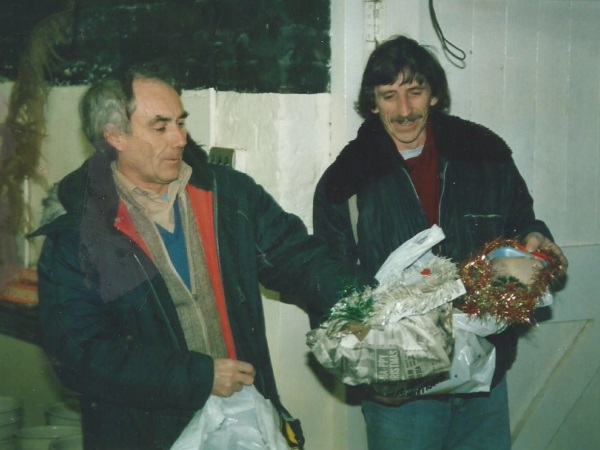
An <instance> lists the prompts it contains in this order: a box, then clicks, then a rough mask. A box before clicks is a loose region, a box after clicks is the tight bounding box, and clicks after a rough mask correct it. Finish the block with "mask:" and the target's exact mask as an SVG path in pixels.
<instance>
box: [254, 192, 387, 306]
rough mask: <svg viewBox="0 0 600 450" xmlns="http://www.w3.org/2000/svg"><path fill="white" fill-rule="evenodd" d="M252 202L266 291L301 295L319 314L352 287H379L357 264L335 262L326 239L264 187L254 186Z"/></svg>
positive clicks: (259, 268)
mask: <svg viewBox="0 0 600 450" xmlns="http://www.w3.org/2000/svg"><path fill="white" fill-rule="evenodd" d="M253 198H254V201H253V202H252V203H253V205H254V213H253V217H255V220H256V227H255V229H256V233H255V242H256V246H257V252H258V255H257V256H258V274H259V281H260V282H261V283H262V284H263V285H264V286H265V287H267V288H269V289H274V290H277V291H279V292H282V293H286V294H292V295H298V296H300V297H301V298H303V299H305V301H306V302H307V306H308V308H309V311H310V312H311V313H313V314H316V315H319V316H320V315H323V314H324V313H325V312H327V311H328V310H329V308H330V307H331V306H333V304H335V303H336V302H337V301H338V300H339V299H340V298H342V296H343V294H344V291H345V290H346V289H347V288H349V287H357V288H359V289H360V288H362V287H364V286H366V285H373V284H374V283H375V282H374V280H372V279H371V278H369V277H367V276H366V275H365V274H363V273H362V272H361V271H360V270H359V267H358V266H357V265H356V264H355V263H354V262H353V261H352V262H349V261H344V260H342V259H339V258H334V257H333V256H332V253H331V252H329V249H328V246H327V243H326V241H325V240H324V239H322V238H320V237H317V236H314V235H309V234H308V232H307V229H306V226H305V225H304V223H303V222H302V220H301V219H300V218H299V217H297V216H296V215H294V214H290V213H286V212H285V211H284V210H283V209H282V208H281V207H280V206H279V205H278V204H277V203H276V202H275V200H274V199H273V198H272V197H271V196H270V195H269V194H268V193H267V192H266V191H264V189H262V187H260V186H258V185H256V186H255V188H254V195H253Z"/></svg>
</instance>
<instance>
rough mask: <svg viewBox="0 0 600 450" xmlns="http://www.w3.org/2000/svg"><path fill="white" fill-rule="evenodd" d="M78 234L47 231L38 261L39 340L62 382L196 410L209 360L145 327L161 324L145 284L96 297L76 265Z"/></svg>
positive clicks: (120, 399)
mask: <svg viewBox="0 0 600 450" xmlns="http://www.w3.org/2000/svg"><path fill="white" fill-rule="evenodd" d="M76 236H77V233H75V232H58V233H56V232H55V233H54V234H52V235H49V236H48V237H47V238H46V241H45V243H44V248H43V251H42V253H41V256H40V261H39V263H38V273H39V297H40V302H39V327H40V336H41V343H42V346H43V347H44V350H45V351H46V354H47V355H48V358H49V360H50V361H51V363H52V365H53V366H54V369H55V371H56V373H57V375H58V377H59V379H60V380H61V382H62V383H63V384H64V385H65V386H66V387H68V388H70V389H72V390H73V391H75V392H77V393H80V394H82V395H85V396H86V397H88V398H92V399H93V398H96V399H99V400H105V401H109V402H111V403H114V404H120V405H123V406H127V407H132V408H144V409H163V408H177V409H184V410H185V409H188V410H198V409H200V408H201V407H202V406H203V405H204V403H205V402H206V400H207V399H208V396H209V395H210V392H211V390H212V382H213V361H212V359H211V358H210V357H208V356H207V355H202V354H199V353H194V352H190V351H187V350H185V349H178V348H176V347H174V346H173V344H172V341H170V340H169V339H168V337H167V336H164V337H163V336H161V334H160V333H159V332H158V330H157V331H155V330H154V329H152V328H151V330H148V329H147V328H145V327H156V328H160V326H161V325H160V322H161V319H160V318H158V319H157V316H158V315H157V314H156V311H155V310H154V309H153V308H152V307H151V306H150V305H151V302H150V300H148V299H149V296H148V284H147V283H144V284H140V285H139V286H138V287H134V288H133V289H131V290H130V291H129V292H128V293H127V296H126V297H123V298H120V299H116V300H114V301H112V302H105V301H104V300H103V299H102V298H100V295H99V294H98V290H97V289H96V287H94V286H90V282H89V281H88V280H87V279H86V278H85V276H84V273H83V272H82V270H81V268H80V267H81V265H80V259H79V256H78V255H79V250H80V249H79V244H78V238H77V237H76ZM104 281H105V282H108V283H110V280H104ZM132 300H133V301H132ZM128 311H129V312H131V314H128Z"/></svg>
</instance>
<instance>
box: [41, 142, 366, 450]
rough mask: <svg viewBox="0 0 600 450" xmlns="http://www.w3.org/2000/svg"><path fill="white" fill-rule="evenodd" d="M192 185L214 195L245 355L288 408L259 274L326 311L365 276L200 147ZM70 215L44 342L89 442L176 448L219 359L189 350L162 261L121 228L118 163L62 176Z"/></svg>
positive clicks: (54, 263)
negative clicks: (72, 395)
mask: <svg viewBox="0 0 600 450" xmlns="http://www.w3.org/2000/svg"><path fill="white" fill-rule="evenodd" d="M184 159H185V160H186V161H187V162H188V163H189V164H190V165H191V166H192V167H193V175H192V178H191V180H190V184H192V185H193V186H195V187H197V188H200V189H202V190H206V191H212V192H213V198H214V224H215V230H216V232H215V233H216V240H217V248H218V255H219V265H220V271H221V277H222V280H223V285H224V290H225V299H226V306H227V312H228V315H229V321H230V323H231V328H232V333H233V338H234V342H235V347H236V353H237V357H238V359H240V360H243V361H247V362H249V363H251V364H253V365H254V367H255V369H256V372H257V373H256V380H255V385H256V387H257V389H258V390H259V391H260V392H261V393H262V394H263V395H264V396H265V397H266V398H269V399H271V400H272V401H273V403H274V404H275V405H276V406H277V407H278V408H279V409H280V410H283V408H282V406H281V404H280V401H279V398H278V394H277V389H276V386H275V379H274V375H273V370H272V366H271V362H270V357H269V350H268V347H267V339H266V333H265V322H264V317H263V305H262V298H261V294H260V291H259V282H260V283H261V284H263V285H264V286H265V287H267V288H269V289H272V290H276V291H280V292H282V293H290V294H295V295H298V296H301V297H302V298H305V299H307V300H308V302H309V304H308V308H309V309H312V310H314V312H316V313H319V312H320V313H322V312H323V311H324V310H325V309H326V308H327V307H329V306H330V305H331V304H333V303H334V302H335V301H336V300H337V295H338V293H339V292H340V291H341V290H342V288H343V287H344V286H346V285H347V283H348V278H345V277H346V276H348V277H353V276H354V271H355V268H354V265H352V264H350V265H347V266H341V265H340V264H333V263H332V261H331V260H329V259H327V257H326V249H325V246H324V245H323V244H322V243H321V242H320V241H319V240H318V239H316V238H313V237H309V236H308V235H307V231H306V228H305V226H304V224H303V223H302V221H301V220H300V219H299V218H298V217H296V216H294V215H292V214H288V213H286V212H284V211H283V210H282V209H281V207H280V206H279V205H278V204H277V203H276V202H275V201H274V200H273V198H272V197H271V196H270V195H269V194H267V193H266V192H265V191H264V190H263V189H262V188H261V187H260V186H259V185H257V184H256V183H255V182H254V181H253V180H252V179H251V178H250V177H248V176H246V175H244V174H242V173H239V172H236V171H234V170H231V169H229V168H225V167H221V166H215V165H212V164H208V163H207V161H206V155H205V153H204V152H203V151H202V150H201V149H199V148H197V147H194V146H193V145H191V146H190V147H189V148H188V149H186V152H185V154H184ZM58 198H59V200H60V202H61V204H62V207H63V208H64V209H65V213H64V214H62V215H60V216H59V217H58V218H56V219H55V220H53V221H52V222H51V223H49V224H47V225H45V226H43V227H42V228H41V229H40V230H38V231H37V232H36V233H35V234H36V235H46V236H47V237H46V240H45V243H44V248H43V251H42V254H41V257H40V260H39V264H38V272H39V296H40V304H39V315H40V329H41V336H42V344H43V347H44V349H45V351H46V352H47V355H48V357H49V359H50V361H51V362H52V364H53V366H54V368H55V370H56V372H57V374H58V376H59V378H60V380H61V381H62V383H63V384H64V385H65V386H67V387H69V388H70V389H72V390H73V391H75V392H76V393H77V394H78V395H79V396H80V399H81V405H82V419H83V429H84V440H85V448H86V449H107V450H118V449H123V450H134V449H144V450H148V449H167V448H169V447H170V446H171V444H172V443H173V442H174V441H175V439H176V438H177V436H178V435H179V434H180V432H181V431H182V429H183V428H184V427H185V425H186V424H187V422H188V421H189V419H190V418H191V416H192V414H193V413H194V412H195V411H196V410H198V409H200V408H202V406H203V405H204V403H205V402H206V400H207V399H208V396H209V395H210V392H211V389H212V384H213V360H212V358H211V357H209V356H208V355H204V354H200V353H196V352H192V351H188V350H187V347H186V342H185V338H184V336H183V332H182V329H181V325H180V322H179V319H178V317H177V312H176V310H175V307H174V304H173V300H172V298H171V297H170V295H169V292H168V290H167V286H166V284H165V281H164V279H163V278H162V276H161V274H160V273H159V272H158V270H157V268H156V266H155V265H154V264H153V262H152V261H151V259H150V258H149V257H148V256H147V255H146V254H145V253H144V251H142V249H141V248H140V247H139V246H138V245H137V244H136V243H135V242H134V240H132V239H130V238H129V237H128V236H127V235H126V234H124V233H122V232H121V231H119V230H118V229H117V228H115V224H114V222H115V217H117V210H118V207H119V198H118V196H117V192H116V188H115V185H114V182H113V179H112V175H111V172H110V166H109V161H108V160H107V158H105V157H104V156H102V155H101V154H95V155H94V156H92V157H91V158H90V159H89V160H88V161H86V162H85V163H84V164H83V166H82V167H81V168H79V169H78V170H76V171H75V172H73V173H71V174H70V175H68V176H67V177H65V179H64V180H62V182H61V183H60V184H59V188H58Z"/></svg>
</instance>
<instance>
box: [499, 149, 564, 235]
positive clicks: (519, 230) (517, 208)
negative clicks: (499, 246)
mask: <svg viewBox="0 0 600 450" xmlns="http://www.w3.org/2000/svg"><path fill="white" fill-rule="evenodd" d="M509 166H510V167H509V170H510V173H511V174H512V175H511V178H512V182H513V201H512V204H511V205H510V211H509V215H508V220H507V224H508V227H507V228H508V232H509V233H510V235H512V236H514V237H516V238H518V239H523V238H524V237H525V236H527V234H529V233H532V232H534V231H537V232H540V233H542V234H543V235H544V236H546V237H547V238H549V239H553V237H552V234H551V233H550V230H549V229H548V227H547V226H546V224H545V223H544V222H542V221H541V220H539V219H537V218H536V216H535V212H534V210H533V198H532V197H531V194H529V189H528V188H527V185H526V184H525V180H524V179H523V177H522V176H521V174H520V173H519V170H518V169H517V167H516V165H515V163H514V161H513V160H512V158H511V160H510V163H509Z"/></svg>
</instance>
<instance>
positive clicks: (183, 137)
mask: <svg viewBox="0 0 600 450" xmlns="http://www.w3.org/2000/svg"><path fill="white" fill-rule="evenodd" d="M185 144H187V130H186V129H185V128H177V129H176V130H175V132H174V133H173V146H174V147H177V148H183V147H185Z"/></svg>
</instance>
